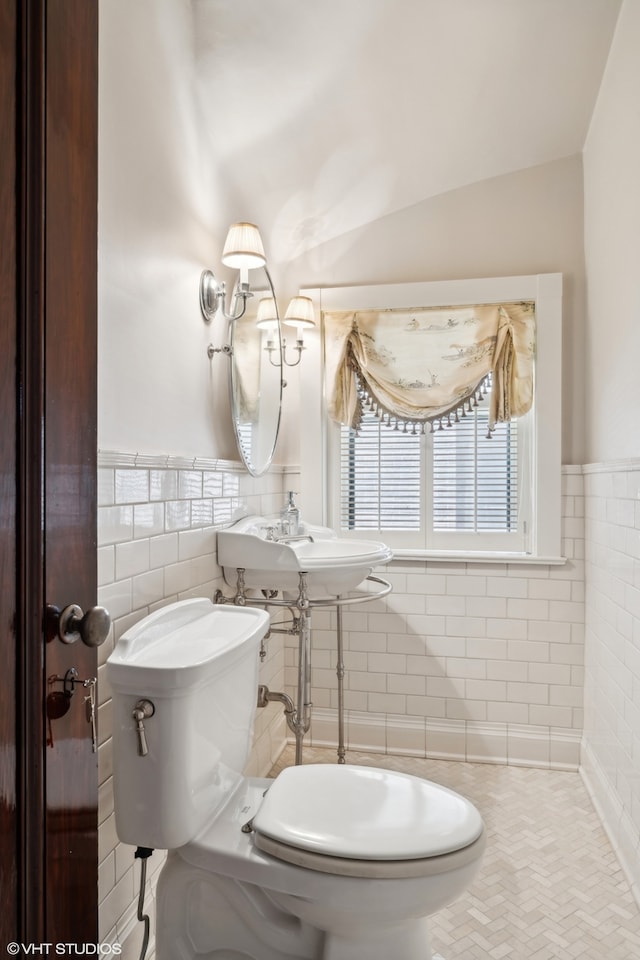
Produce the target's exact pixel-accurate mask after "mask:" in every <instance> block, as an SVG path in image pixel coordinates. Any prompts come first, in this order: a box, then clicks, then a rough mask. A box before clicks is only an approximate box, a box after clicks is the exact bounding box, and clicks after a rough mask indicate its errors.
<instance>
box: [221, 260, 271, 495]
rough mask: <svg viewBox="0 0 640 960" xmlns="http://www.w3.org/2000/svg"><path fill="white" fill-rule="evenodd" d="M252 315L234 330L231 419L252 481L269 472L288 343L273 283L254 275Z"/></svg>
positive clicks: (265, 275) (263, 272) (265, 274)
mask: <svg viewBox="0 0 640 960" xmlns="http://www.w3.org/2000/svg"><path fill="white" fill-rule="evenodd" d="M250 282H251V292H252V293H253V297H251V298H250V299H249V300H247V309H246V311H245V313H244V315H243V316H242V317H240V319H239V320H234V321H232V322H231V324H230V328H231V329H230V344H231V376H230V388H231V417H232V419H233V429H234V432H235V436H236V443H237V445H238V452H239V453H240V456H241V458H242V462H243V463H244V465H245V466H246V468H247V470H248V471H249V473H250V474H251V476H252V477H259V476H261V475H262V474H263V473H264V472H265V471H266V470H268V468H269V466H270V464H271V461H272V459H273V454H274V451H275V447H276V442H277V440H278V430H279V428H280V411H281V406H282V339H281V334H280V319H279V317H278V308H277V304H276V299H275V294H274V291H273V284H272V283H271V277H270V275H269V271H268V270H267V268H266V267H259V268H258V269H256V270H251V271H250Z"/></svg>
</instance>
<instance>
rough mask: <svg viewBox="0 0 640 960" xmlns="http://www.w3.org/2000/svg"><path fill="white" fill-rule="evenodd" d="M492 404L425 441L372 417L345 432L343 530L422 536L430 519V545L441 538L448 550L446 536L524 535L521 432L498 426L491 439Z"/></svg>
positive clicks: (342, 435) (510, 425) (342, 449)
mask: <svg viewBox="0 0 640 960" xmlns="http://www.w3.org/2000/svg"><path fill="white" fill-rule="evenodd" d="M488 407H489V401H488V399H486V398H485V399H484V400H482V401H481V402H480V403H479V404H478V406H477V407H474V408H473V410H472V412H471V413H470V414H467V416H466V417H465V418H464V419H463V420H461V421H460V422H459V423H456V425H455V427H451V428H447V427H444V428H443V429H441V430H438V429H436V430H434V432H433V434H431V435H427V436H426V437H422V436H421V435H420V432H419V431H417V432H416V433H415V434H413V433H412V432H411V430H410V429H409V430H407V431H406V432H404V431H403V430H402V428H400V429H398V430H395V429H393V428H389V427H387V426H384V425H383V424H381V422H380V420H379V419H378V418H377V417H376V416H375V415H374V414H373V413H366V414H365V415H364V416H363V419H362V422H361V425H360V430H359V432H358V434H356V432H355V431H354V430H352V429H351V428H349V427H345V426H343V427H341V428H340V527H341V529H342V530H344V531H349V530H351V531H358V530H363V531H366V530H369V531H378V532H379V533H380V534H384V533H385V532H386V533H390V534H393V533H394V532H398V533H401V532H402V531H405V532H413V531H415V532H419V531H421V530H425V529H426V528H427V520H428V518H430V527H431V529H430V530H429V529H426V534H425V536H426V545H429V542H430V540H431V538H432V536H435V539H436V540H437V543H438V545H439V546H441V547H442V546H443V545H444V544H445V541H444V540H443V536H442V535H443V534H444V535H446V534H447V533H453V534H455V535H460V534H471V535H479V536H482V535H483V534H488V535H495V534H500V535H511V536H513V535H518V534H519V527H518V524H519V499H518V497H519V472H518V429H517V426H516V424H515V423H504V424H499V425H498V426H497V427H496V428H495V429H494V431H493V432H492V435H491V437H490V438H489V437H488V435H487V434H488V420H489V410H488ZM428 498H430V503H429V505H428V507H427V499H428ZM474 546H475V547H477V548H478V549H481V548H482V547H483V544H482V543H474ZM488 546H489V545H488V544H487V547H488Z"/></svg>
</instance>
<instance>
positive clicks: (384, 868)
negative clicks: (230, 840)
mask: <svg viewBox="0 0 640 960" xmlns="http://www.w3.org/2000/svg"><path fill="white" fill-rule="evenodd" d="M252 826H253V829H254V832H255V845H256V846H257V847H258V848H259V849H260V850H262V851H263V852H264V853H268V854H270V855H271V856H275V857H277V858H278V859H282V860H285V861H287V862H290V863H295V864H297V865H299V866H306V867H308V868H309V869H313V870H321V871H323V872H326V873H339V874H344V875H347V876H371V877H381V876H387V877H401V876H403V877H406V876H425V875H427V874H429V873H437V872H443V871H445V870H450V869H455V866H456V863H455V862H454V861H457V860H459V861H460V865H461V866H462V864H463V863H466V862H469V860H471V859H473V858H475V857H476V856H477V855H478V850H477V848H476V845H477V841H479V840H480V838H481V837H482V842H483V843H484V838H483V833H484V826H483V823H482V818H481V817H480V814H479V813H478V811H477V810H476V808H475V807H474V806H473V804H471V803H470V802H469V801H468V800H466V799H465V798H464V797H461V796H460V795H459V794H457V793H454V792H453V791H452V790H448V789H447V788H446V787H442V786H440V785H439V784H436V783H433V782H431V781H429V780H423V779H421V778H420V777H415V776H411V775H410V774H404V773H397V772H395V771H391V770H384V769H380V768H377V767H360V766H350V765H328V764H307V765H303V766H296V767H289V768H287V769H286V770H284V771H283V772H282V773H281V774H280V775H279V776H278V777H277V778H276V779H275V781H274V782H273V785H272V786H271V787H270V789H269V791H268V793H267V795H266V797H265V798H264V800H263V802H262V804H261V806H260V809H259V810H258V812H257V813H256V815H255V816H254V818H253V822H252ZM472 848H473V849H472ZM438 861H440V862H439V863H438ZM445 861H446V863H445Z"/></svg>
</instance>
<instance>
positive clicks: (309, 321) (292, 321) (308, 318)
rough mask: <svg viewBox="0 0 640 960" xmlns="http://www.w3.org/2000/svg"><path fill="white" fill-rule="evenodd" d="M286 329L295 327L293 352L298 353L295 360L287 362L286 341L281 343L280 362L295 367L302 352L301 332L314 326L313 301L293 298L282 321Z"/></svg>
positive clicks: (308, 298)
mask: <svg viewBox="0 0 640 960" xmlns="http://www.w3.org/2000/svg"><path fill="white" fill-rule="evenodd" d="M282 322H283V323H284V324H285V325H286V326H288V327H296V328H297V331H298V332H297V335H296V345H295V347H294V350H297V351H298V359H297V360H292V361H291V360H287V358H286V349H287V341H286V340H283V341H282V361H283V363H286V365H287V366H288V367H296V366H297V365H298V364H299V363H300V361H301V360H302V351H303V350H304V342H303V336H304V334H303V331H304V330H310V329H311V328H312V327H315V325H316V318H315V314H314V310H313V300H311V299H310V297H294V298H293V299H292V300H291V303H290V304H289V306H288V307H287V312H286V313H285V315H284V320H283V321H282Z"/></svg>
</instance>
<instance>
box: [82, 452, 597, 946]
mask: <svg viewBox="0 0 640 960" xmlns="http://www.w3.org/2000/svg"><path fill="white" fill-rule="evenodd" d="M140 459H141V460H142V463H139V462H138V458H134V457H126V456H124V455H118V454H103V455H101V457H100V460H99V462H100V464H101V466H100V471H99V527H98V536H99V553H98V559H99V579H100V591H99V598H100V602H101V603H103V604H104V605H105V606H106V607H107V608H108V609H109V610H110V612H111V614H112V617H113V619H114V628H113V631H112V635H111V636H110V638H109V640H108V641H107V643H106V644H105V645H104V647H103V648H101V651H100V664H101V665H100V668H99V703H100V707H99V723H100V727H99V730H100V756H99V764H100V780H101V785H100V888H99V889H100V897H101V907H100V936H101V939H103V940H110V939H111V940H114V939H118V940H119V942H121V943H122V944H123V945H125V953H124V957H125V960H128V957H129V956H131V957H132V958H133V957H135V956H137V953H138V949H139V939H140V929H139V928H140V924H137V922H136V920H135V900H136V897H137V884H138V880H139V864H138V862H137V861H135V862H134V858H133V852H134V851H133V849H132V848H130V847H126V846H124V845H122V844H119V843H118V842H117V837H116V833H115V824H114V817H113V797H112V791H111V771H112V758H111V739H110V736H111V723H110V720H111V702H110V691H109V688H108V681H107V680H106V677H105V675H104V674H105V669H104V661H105V660H106V657H107V656H108V654H109V652H110V651H111V649H112V648H113V643H114V642H115V641H116V640H117V639H118V637H119V636H121V635H122V633H123V632H124V631H125V630H126V629H127V628H128V627H129V626H130V625H131V624H133V623H135V622H137V621H138V620H139V619H140V618H141V617H143V616H145V615H146V614H147V613H148V612H151V611H152V610H154V609H156V608H157V607H159V606H161V605H163V604H166V603H169V602H171V601H173V600H177V599H181V598H184V597H189V596H197V595H205V596H213V594H214V592H215V590H216V589H217V588H219V587H221V588H223V589H226V591H227V592H228V593H231V590H230V588H228V587H227V588H225V587H224V584H223V581H222V577H221V571H220V568H219V567H218V566H217V564H216V554H215V549H216V548H215V535H216V526H217V525H219V524H221V523H228V522H229V520H230V519H231V517H232V515H233V513H234V511H235V510H236V509H237V508H238V506H240V505H241V504H242V505H243V506H246V507H247V508H248V509H249V511H251V512H256V513H275V512H277V511H278V510H279V509H280V507H281V505H282V499H283V490H285V489H288V488H289V487H290V485H291V481H290V480H289V479H288V478H287V477H286V476H285V475H284V474H283V472H282V471H278V470H276V471H272V472H271V473H269V474H268V475H267V476H266V477H264V478H261V479H259V480H255V479H252V478H250V477H249V476H248V475H247V474H246V473H244V472H243V471H241V470H240V469H239V467H234V465H232V464H229V463H217V464H216V463H213V462H211V461H196V462H190V461H183V462H179V461H177V460H176V459H175V458H164V459H163V460H154V459H153V458H140ZM582 481H583V478H582V471H581V468H572V467H566V468H564V470H563V488H564V496H563V508H564V509H563V545H562V549H563V555H564V556H565V557H566V558H567V560H566V563H564V564H563V565H559V566H541V565H537V564H506V563H505V564H493V563H492V564H476V563H462V562H461V563H443V562H441V563H434V562H394V563H393V564H392V565H390V566H389V567H387V568H386V572H385V573H383V575H384V576H388V577H389V579H390V580H391V581H392V583H393V588H394V589H393V592H392V593H391V594H390V595H389V596H388V597H386V598H385V599H383V600H378V601H372V602H371V603H370V604H367V605H366V606H358V607H354V608H351V609H349V608H348V607H347V608H345V610H344V615H343V623H344V641H345V664H346V677H345V688H346V692H345V706H346V721H347V723H346V733H347V744H348V747H349V748H351V749H366V750H369V751H373V752H379V753H385V752H386V753H398V754H405V755H408V756H418V757H429V758H438V759H456V760H459V759H468V760H476V761H477V760H480V761H485V762H494V763H511V764H523V765H527V766H543V767H559V768H568V769H576V768H577V766H578V763H579V747H580V737H581V731H582V684H583V662H584V529H583V524H584V509H583V499H584V498H583V485H582ZM312 622H313V673H312V699H313V703H314V710H313V720H312V727H311V732H310V736H309V738H308V741H309V743H314V744H317V745H324V744H330V745H335V744H336V742H337V684H336V672H335V670H336V664H335V650H336V637H335V627H336V622H335V611H334V610H331V609H329V608H325V609H320V608H316V609H315V610H314V611H313V619H312ZM283 647H284V648H283ZM296 679H297V669H296V643H295V641H294V639H293V638H289V639H287V641H286V643H285V644H283V643H282V640H281V639H280V640H276V638H275V637H274V639H272V640H271V641H270V642H269V653H268V657H267V660H266V662H265V664H264V665H263V668H262V675H261V680H262V681H263V682H265V683H268V684H269V686H270V687H272V688H273V689H283V688H284V689H287V691H288V692H289V693H290V694H292V695H293V694H294V684H295V683H296ZM286 737H287V730H286V727H285V724H284V721H283V716H282V711H281V710H280V709H279V707H278V705H277V704H271V705H270V706H269V707H267V708H266V709H265V710H264V711H259V712H258V715H257V719H256V729H255V742H254V748H253V752H252V756H251V759H250V762H249V765H248V768H247V773H249V774H253V775H264V773H265V772H266V771H267V770H268V769H269V768H270V767H271V766H272V764H273V763H274V761H275V759H276V758H277V756H278V754H279V752H280V750H281V748H282V745H283V743H284V741H285V739H286ZM161 863H162V856H161V855H160V856H159V855H157V854H154V857H153V858H152V860H151V861H150V864H149V869H150V882H149V885H148V886H149V912H150V915H151V916H152V918H153V908H154V902H153V891H154V889H155V880H156V879H157V873H158V870H159V867H160V866H161Z"/></svg>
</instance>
